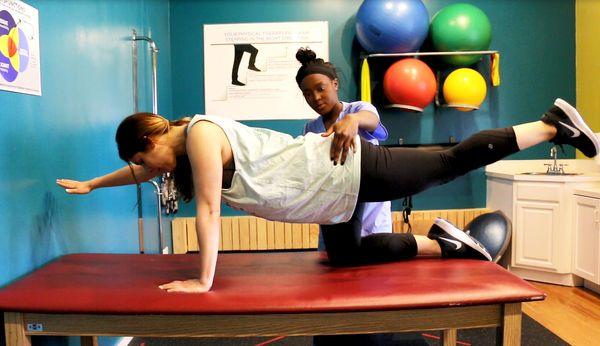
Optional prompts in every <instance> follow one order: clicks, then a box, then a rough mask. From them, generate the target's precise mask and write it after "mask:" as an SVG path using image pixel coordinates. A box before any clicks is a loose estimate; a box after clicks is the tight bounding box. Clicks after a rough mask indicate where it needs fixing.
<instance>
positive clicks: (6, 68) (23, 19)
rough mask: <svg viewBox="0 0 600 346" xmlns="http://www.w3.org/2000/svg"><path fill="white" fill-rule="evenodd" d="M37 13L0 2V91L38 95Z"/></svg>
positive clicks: (13, 1)
mask: <svg viewBox="0 0 600 346" xmlns="http://www.w3.org/2000/svg"><path fill="white" fill-rule="evenodd" d="M39 53H40V43H39V25H38V11H37V10H36V9H35V8H33V7H31V6H29V5H27V4H25V3H24V2H22V1H16V0H0V90H7V91H13V92H19V93H24V94H32V95H41V94H42V87H41V80H40V54H39Z"/></svg>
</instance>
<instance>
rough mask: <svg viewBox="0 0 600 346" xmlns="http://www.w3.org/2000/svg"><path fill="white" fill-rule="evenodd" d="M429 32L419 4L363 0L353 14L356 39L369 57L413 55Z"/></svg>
mask: <svg viewBox="0 0 600 346" xmlns="http://www.w3.org/2000/svg"><path fill="white" fill-rule="evenodd" d="M428 30H429V13H428V12H427V8H426V7H425V5H424V4H423V2H421V0H365V1H364V2H363V3H362V5H360V8H359V9H358V13H357V14H356V37H357V38H358V42H360V44H361V45H362V46H363V48H364V49H365V50H366V51H367V52H369V53H407V52H416V51H418V50H419V48H420V47H421V44H423V41H424V40H425V38H426V37H427V33H428Z"/></svg>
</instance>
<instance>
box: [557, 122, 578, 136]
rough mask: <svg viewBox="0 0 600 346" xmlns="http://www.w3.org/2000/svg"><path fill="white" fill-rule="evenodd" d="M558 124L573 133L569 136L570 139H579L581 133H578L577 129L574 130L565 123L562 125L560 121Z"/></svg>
mask: <svg viewBox="0 0 600 346" xmlns="http://www.w3.org/2000/svg"><path fill="white" fill-rule="evenodd" d="M559 123H560V124H561V125H562V126H564V127H566V128H568V129H569V130H571V132H573V135H571V138H575V137H579V135H580V134H581V131H579V130H578V129H576V128H574V127H573V126H569V125H567V124H565V123H563V122H562V121H559Z"/></svg>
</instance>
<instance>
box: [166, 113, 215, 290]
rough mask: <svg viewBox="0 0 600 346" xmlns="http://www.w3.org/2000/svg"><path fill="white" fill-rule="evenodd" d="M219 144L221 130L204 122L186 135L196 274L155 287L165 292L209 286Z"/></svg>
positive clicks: (210, 282) (210, 281)
mask: <svg viewBox="0 0 600 346" xmlns="http://www.w3.org/2000/svg"><path fill="white" fill-rule="evenodd" d="M223 141H227V139H226V137H225V134H224V133H223V130H221V128H220V127H218V126H217V125H214V124H212V123H208V122H202V123H199V124H197V125H195V126H193V127H192V129H191V130H190V131H189V133H188V138H187V143H186V146H187V153H188V157H189V159H190V165H191V166H192V174H193V180H194V194H195V198H196V232H197V233H198V245H199V252H200V267H199V269H200V271H199V273H198V277H197V278H193V279H189V280H185V281H173V282H170V283H168V284H164V285H161V286H159V287H160V288H162V289H164V290H166V291H167V292H195V293H201V292H207V291H208V290H210V288H211V286H212V283H213V278H214V276H215V268H216V265H217V254H218V252H219V235H220V234H219V233H220V232H219V230H220V228H221V182H222V179H223V156H222V150H223V145H224V142H223Z"/></svg>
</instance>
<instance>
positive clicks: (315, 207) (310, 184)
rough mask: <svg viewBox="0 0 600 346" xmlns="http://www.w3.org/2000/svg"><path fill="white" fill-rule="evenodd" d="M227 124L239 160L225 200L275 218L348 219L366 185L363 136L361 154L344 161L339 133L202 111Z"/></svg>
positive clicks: (327, 221) (331, 221)
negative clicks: (293, 132) (287, 129)
mask: <svg viewBox="0 0 600 346" xmlns="http://www.w3.org/2000/svg"><path fill="white" fill-rule="evenodd" d="M201 120H206V121H210V122H212V123H214V124H216V125H218V126H219V127H221V128H222V129H223V131H224V132H225V135H226V136H227V139H228V140H229V143H230V145H231V149H232V151H233V157H234V161H235V172H234V174H233V178H232V181H231V187H230V188H228V189H222V190H221V195H222V198H223V200H224V201H225V202H226V203H227V204H228V205H230V206H231V207H233V208H236V209H239V210H243V211H245V212H247V213H249V214H252V215H256V216H259V217H264V218H266V219H269V220H274V221H286V222H299V223H302V222H310V223H317V224H321V225H325V224H335V223H340V222H345V221H348V220H349V219H350V218H351V217H352V213H353V212H354V208H355V207H356V202H357V199H358V190H359V187H360V138H359V137H358V136H356V137H357V138H356V139H355V143H356V154H353V153H352V151H350V152H349V153H348V157H347V159H346V163H345V164H344V165H340V164H339V163H338V165H336V166H334V165H333V162H332V161H331V160H330V154H329V152H330V148H331V141H332V140H333V135H331V136H329V137H321V135H320V134H313V133H309V134H307V135H306V136H298V137H296V138H293V137H292V136H290V135H288V134H284V133H281V132H277V131H273V130H268V129H263V128H254V127H249V126H246V125H244V124H241V123H239V122H237V121H234V120H231V119H227V118H222V117H218V116H211V115H200V114H199V115H196V116H194V118H193V119H192V120H191V121H190V123H189V125H188V131H189V130H190V128H191V127H192V126H194V124H196V123H197V122H198V121H201Z"/></svg>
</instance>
